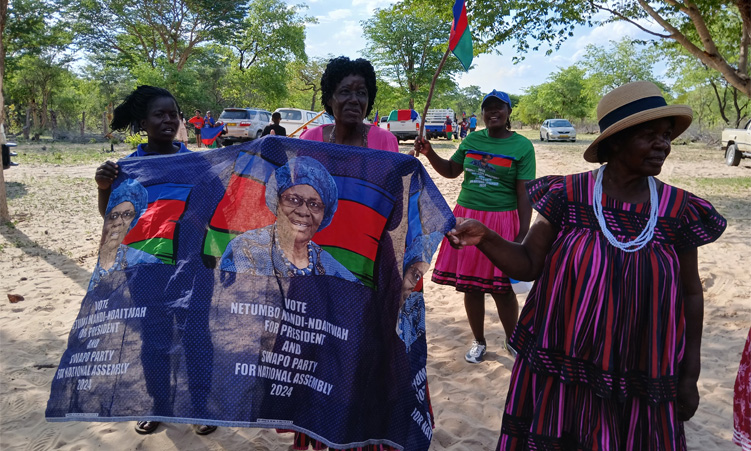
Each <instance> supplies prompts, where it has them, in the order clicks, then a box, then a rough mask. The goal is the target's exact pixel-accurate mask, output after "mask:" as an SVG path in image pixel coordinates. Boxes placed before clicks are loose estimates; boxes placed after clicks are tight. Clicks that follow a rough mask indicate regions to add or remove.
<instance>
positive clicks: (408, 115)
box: [396, 110, 412, 121]
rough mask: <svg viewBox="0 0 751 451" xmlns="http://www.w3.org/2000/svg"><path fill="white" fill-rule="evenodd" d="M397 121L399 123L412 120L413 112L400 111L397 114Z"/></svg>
mask: <svg viewBox="0 0 751 451" xmlns="http://www.w3.org/2000/svg"><path fill="white" fill-rule="evenodd" d="M396 120H397V121H409V120H412V111H411V110H398V111H397V113H396Z"/></svg>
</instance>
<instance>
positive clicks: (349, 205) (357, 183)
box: [203, 153, 396, 288]
mask: <svg viewBox="0 0 751 451" xmlns="http://www.w3.org/2000/svg"><path fill="white" fill-rule="evenodd" d="M276 169H277V166H276V165H274V164H272V163H270V162H269V161H267V160H264V159H263V158H262V157H261V156H258V155H252V154H244V153H243V154H240V155H239V157H238V159H237V161H236V162H235V170H234V172H233V173H232V175H231V177H230V182H229V185H228V186H227V191H226V192H225V195H224V197H223V198H222V200H221V201H220V202H219V204H218V205H217V208H216V210H215V211H214V214H213V216H212V218H211V221H210V223H209V228H208V230H207V232H206V238H205V239H204V244H203V253H204V257H208V259H209V260H210V259H211V258H220V257H221V256H222V254H223V253H224V251H225V249H226V248H227V245H228V244H229V242H230V241H231V240H232V239H233V238H235V237H236V236H238V235H240V234H242V233H243V232H244V231H246V230H251V229H257V228H261V227H265V226H267V225H270V224H273V223H274V221H275V220H276V216H274V214H273V213H272V212H271V211H270V210H269V209H268V207H267V206H266V200H265V199H266V198H265V193H266V183H267V182H268V180H269V177H271V173H272V172H274V171H275V170H276ZM332 176H333V178H334V182H335V183H336V186H337V190H338V192H339V202H338V208H337V210H336V214H335V215H334V218H333V220H332V221H331V225H329V226H328V227H326V228H325V229H323V230H321V231H320V232H318V233H316V234H315V236H314V237H313V241H314V242H316V243H317V244H318V245H319V246H321V247H322V248H323V249H325V250H326V251H327V252H329V253H330V254H331V255H332V256H333V257H334V258H335V259H336V260H337V261H338V262H339V263H341V264H342V265H344V267H345V268H347V269H348V270H349V271H350V272H352V273H353V274H354V275H355V276H356V277H357V278H358V279H360V281H362V282H363V284H365V285H366V286H369V287H371V288H372V287H374V286H375V281H374V279H373V273H374V263H375V260H376V255H377V253H378V245H379V242H380V237H381V235H382V233H383V230H384V227H385V225H386V220H387V218H388V217H389V215H390V214H391V212H392V210H393V208H394V205H395V203H396V200H395V199H394V198H393V196H391V195H390V194H389V193H388V192H386V191H385V190H383V189H381V188H379V187H378V186H377V185H374V184H372V183H370V182H368V181H367V180H364V179H362V178H358V177H348V176H343V175H336V174H332Z"/></svg>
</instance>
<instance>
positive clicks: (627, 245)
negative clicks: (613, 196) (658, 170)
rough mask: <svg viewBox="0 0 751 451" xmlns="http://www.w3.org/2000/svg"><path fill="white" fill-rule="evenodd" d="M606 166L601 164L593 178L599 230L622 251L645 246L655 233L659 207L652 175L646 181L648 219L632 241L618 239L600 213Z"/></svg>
mask: <svg viewBox="0 0 751 451" xmlns="http://www.w3.org/2000/svg"><path fill="white" fill-rule="evenodd" d="M606 166H607V165H606V164H604V165H602V167H601V168H600V170H599V171H597V179H596V180H595V186H594V189H593V190H592V208H593V209H594V211H595V216H596V217H597V222H599V223H600V230H602V234H603V235H605V238H606V239H607V240H608V242H609V243H610V244H611V245H613V246H614V247H617V248H618V249H620V250H622V251H624V252H636V251H638V250H639V249H641V248H643V247H644V246H646V245H647V243H649V242H650V241H652V238H653V237H654V234H655V226H656V225H657V211H658V210H659V207H660V205H659V203H660V201H659V199H658V198H657V184H656V183H655V179H654V177H648V178H647V182H648V183H649V204H650V209H649V221H647V225H646V226H645V227H644V230H642V231H641V233H640V234H639V236H637V237H636V238H634V240H633V241H628V242H621V241H618V239H617V238H616V237H615V236H613V234H612V233H611V232H610V230H608V226H607V224H606V223H605V217H604V216H603V214H602V174H603V173H604V172H605V167H606Z"/></svg>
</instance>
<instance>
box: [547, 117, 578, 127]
mask: <svg viewBox="0 0 751 451" xmlns="http://www.w3.org/2000/svg"><path fill="white" fill-rule="evenodd" d="M550 126H551V127H573V125H571V122H569V121H567V120H565V119H559V120H557V121H550Z"/></svg>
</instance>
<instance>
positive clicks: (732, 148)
mask: <svg viewBox="0 0 751 451" xmlns="http://www.w3.org/2000/svg"><path fill="white" fill-rule="evenodd" d="M740 163H741V153H740V152H739V151H738V146H737V145H735V144H730V145H728V150H727V151H725V164H726V165H728V166H738V165H739V164H740Z"/></svg>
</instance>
